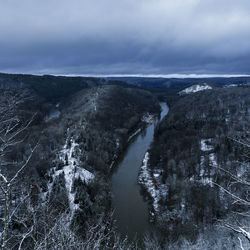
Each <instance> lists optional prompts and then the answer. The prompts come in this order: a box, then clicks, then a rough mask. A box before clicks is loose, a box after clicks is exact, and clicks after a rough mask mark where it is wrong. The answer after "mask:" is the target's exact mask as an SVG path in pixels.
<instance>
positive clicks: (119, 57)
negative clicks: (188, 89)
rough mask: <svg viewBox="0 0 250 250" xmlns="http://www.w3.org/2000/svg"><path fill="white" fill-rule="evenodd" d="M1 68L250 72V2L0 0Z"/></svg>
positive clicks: (79, 71) (62, 71) (56, 71)
mask: <svg viewBox="0 0 250 250" xmlns="http://www.w3.org/2000/svg"><path fill="white" fill-rule="evenodd" d="M0 71H1V72H24V73H41V74H43V73H50V74H53V73H54V74H174V73H175V74H179V73H181V74H190V73H192V74H250V1H249V0H0Z"/></svg>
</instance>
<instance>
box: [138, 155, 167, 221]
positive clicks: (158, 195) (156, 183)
mask: <svg viewBox="0 0 250 250" xmlns="http://www.w3.org/2000/svg"><path fill="white" fill-rule="evenodd" d="M148 161H149V153H148V152H146V154H145V156H144V159H143V162H142V166H141V169H140V172H139V177H138V183H139V184H140V185H142V186H143V187H144V188H145V190H146V191H147V193H148V194H149V195H150V196H151V198H152V199H153V209H154V212H151V215H152V216H154V215H155V213H158V212H159V201H160V200H161V199H165V198H166V196H167V192H168V187H167V185H163V184H162V183H161V170H160V169H154V170H153V171H151V170H150V169H149V168H148Z"/></svg>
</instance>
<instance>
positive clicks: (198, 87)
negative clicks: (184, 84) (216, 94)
mask: <svg viewBox="0 0 250 250" xmlns="http://www.w3.org/2000/svg"><path fill="white" fill-rule="evenodd" d="M207 89H212V87H211V86H209V85H207V84H203V85H199V84H195V85H192V86H190V87H188V88H185V89H183V90H182V91H180V92H179V95H183V94H190V93H195V92H198V91H203V90H207Z"/></svg>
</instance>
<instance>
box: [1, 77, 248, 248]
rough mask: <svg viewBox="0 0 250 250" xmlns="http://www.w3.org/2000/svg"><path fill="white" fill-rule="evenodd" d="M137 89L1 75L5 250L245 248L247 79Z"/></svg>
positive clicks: (115, 82)
mask: <svg viewBox="0 0 250 250" xmlns="http://www.w3.org/2000/svg"><path fill="white" fill-rule="evenodd" d="M139 80H140V83H138V81H139ZM139 80H138V79H136V83H134V81H132V80H131V79H129V80H128V81H127V79H125V78H124V79H111V80H110V79H99V78H84V77H56V76H32V75H8V74H0V104H1V105H0V117H1V118H0V133H1V134H0V138H1V143H0V149H1V153H0V160H1V161H0V163H1V185H2V187H3V188H5V187H6V188H7V190H8V192H5V191H4V189H3V190H2V193H1V198H2V200H1V204H0V206H1V212H0V214H1V218H3V220H2V222H1V224H0V227H1V232H2V234H1V235H2V236H1V237H2V242H4V244H7V245H6V249H8V248H10V247H13V246H21V247H23V248H24V249H29V248H30V246H31V245H32V248H34V249H55V244H56V245H57V246H59V248H58V249H116V248H117V247H118V246H119V247H120V249H138V248H139V249H151V248H150V246H152V245H153V246H154V248H156V249H157V248H158V249H209V248H210V249H235V248H236V247H237V246H238V236H240V237H241V240H242V244H244V246H249V242H248V238H247V236H244V232H243V231H240V230H241V229H242V230H245V231H246V232H248V231H247V230H248V221H247V220H246V219H244V217H242V216H241V215H240V214H244V215H245V214H246V213H248V212H249V197H248V192H249V189H248V187H249V186H248V184H249V171H248V167H249V131H250V129H249V128H250V127H249V124H250V120H249V119H250V118H249V114H250V89H249V85H248V84H245V83H247V81H248V79H246V78H244V79H242V81H243V83H240V84H238V83H239V82H240V79H224V80H222V82H223V84H221V85H220V84H219V83H218V82H217V81H218V79H216V81H215V82H213V83H211V81H212V80H211V79H201V80H200V82H197V81H198V80H197V79H196V82H192V81H191V80H190V81H185V80H182V82H181V84H179V85H178V82H179V81H177V80H176V79H169V80H168V83H170V82H171V84H165V83H166V81H167V80H165V83H164V84H163V80H162V79H156V85H155V86H154V85H153V82H154V80H155V79H139ZM126 81H127V82H126ZM144 82H146V83H145V84H144ZM157 82H158V83H159V84H160V86H158V85H157ZM232 84H235V86H234V85H232ZM242 84H243V85H242ZM225 86H226V87H225ZM166 104H167V105H166ZM9 179H10V180H12V179H13V182H11V185H9V184H8V183H9V181H7V180H9ZM235 182H236V183H235ZM242 183H243V185H242ZM230 193H231V194H232V195H230ZM235 197H238V200H236V202H234V201H235ZM239 197H240V198H239ZM243 201H245V203H244V202H243ZM6 209H7V210H6ZM5 211H7V215H8V216H7V217H6V216H5ZM235 213H238V215H237V216H235ZM4 218H5V219H4ZM6 218H9V219H8V220H6ZM4 222H5V223H4ZM237 223H240V224H237ZM225 225H229V227H226V226H225ZM241 225H242V226H241ZM230 227H232V228H233V229H235V231H236V233H235V232H234V230H232V229H230ZM237 230H238V233H237ZM239 231H240V232H239ZM241 232H243V233H241ZM3 236H4V237H3ZM65 241H66V242H65ZM2 244H3V243H2ZM20 244H21V245H20ZM205 246H206V248H205ZM60 247H61V248H60ZM67 247H68V248H67ZM236 249H237V248H236Z"/></svg>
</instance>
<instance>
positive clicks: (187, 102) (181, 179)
mask: <svg viewBox="0 0 250 250" xmlns="http://www.w3.org/2000/svg"><path fill="white" fill-rule="evenodd" d="M249 131H250V89H249V87H235V88H226V89H225V88H223V89H216V90H206V91H202V92H197V93H193V94H189V95H187V96H185V97H181V98H180V99H179V101H178V102H177V103H175V105H174V106H173V107H172V109H170V112H169V114H168V116H167V117H166V118H165V119H164V120H163V121H162V122H161V123H160V125H159V126H158V128H157V129H156V131H155V139H154V142H153V144H152V146H151V148H150V150H149V153H148V154H147V155H146V156H145V159H144V162H143V166H144V167H142V170H141V173H140V175H139V182H140V184H141V185H142V187H143V190H145V192H146V193H147V195H148V197H149V200H150V203H151V204H152V205H151V220H152V221H154V222H155V223H156V225H157V226H158V227H159V228H160V230H162V232H163V235H165V236H168V237H169V236H170V235H172V236H170V238H171V237H172V239H173V238H175V237H177V236H185V237H188V238H189V239H191V240H194V239H196V237H197V235H198V234H199V233H200V232H201V231H203V230H205V229H206V228H208V227H210V226H209V225H212V224H213V223H217V222H218V220H226V219H227V218H229V217H230V216H231V215H232V213H233V212H234V213H235V212H238V213H243V212H244V211H248V209H249V207H248V206H247V207H246V204H245V205H244V204H243V205H242V204H240V203H239V202H233V201H232V195H230V194H228V193H227V192H226V191H227V190H229V191H230V192H232V193H233V194H235V195H236V196H237V197H242V199H244V200H248V191H249V190H248V189H245V188H247V186H246V185H241V183H239V181H237V180H235V179H233V177H234V176H236V178H238V180H239V179H242V180H245V181H247V180H249V169H247V168H248V167H247V164H244V163H245V162H247V161H249V158H248V157H249V155H246V151H245V149H244V145H242V144H241V142H244V141H248V142H249V136H250V135H249ZM248 145H249V144H248ZM145 173H146V174H145ZM147 173H149V175H147ZM232 181H233V183H234V184H232ZM239 217H240V216H239ZM247 218H248V217H247ZM237 219H238V220H239V221H240V220H242V219H243V220H245V219H246V218H237ZM246 225H247V224H246ZM222 231H223V230H222ZM222 231H221V232H222ZM222 235H223V234H221V235H218V237H217V238H215V236H212V239H208V240H207V241H210V243H211V241H214V242H215V241H216V240H217V242H222V241H223V240H222V238H220V237H225V235H224V236H222ZM233 242H234V241H233V240H232V241H231V247H232V249H234V247H233V244H234V243H233ZM225 244H226V241H225ZM208 245H209V244H208ZM208 245H207V247H208ZM214 247H215V248H216V247H219V245H214ZM235 247H236V246H235ZM216 249H217V248H216ZM218 249H219V248H218Z"/></svg>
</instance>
